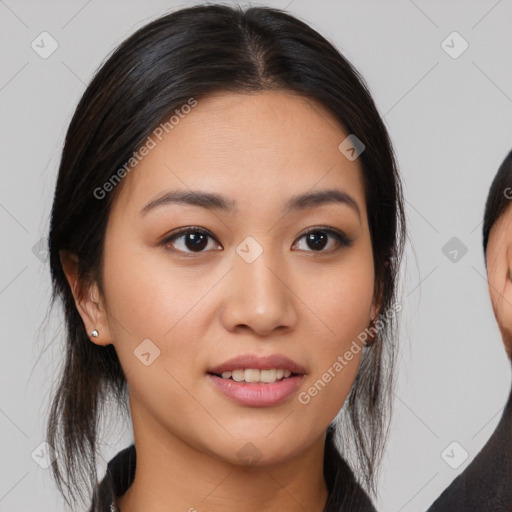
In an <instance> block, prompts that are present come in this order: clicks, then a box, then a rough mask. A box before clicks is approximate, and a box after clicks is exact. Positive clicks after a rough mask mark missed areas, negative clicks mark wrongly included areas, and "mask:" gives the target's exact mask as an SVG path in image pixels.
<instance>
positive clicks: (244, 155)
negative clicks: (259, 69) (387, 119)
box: [119, 91, 365, 210]
mask: <svg viewBox="0 0 512 512" xmlns="http://www.w3.org/2000/svg"><path fill="white" fill-rule="evenodd" d="M178 110H179V109H178ZM187 111H188V113H187V114H184V113H181V115H180V116H179V117H178V116H175V117H174V124H173V127H172V129H168V133H167V132H165V131H164V133H163V135H160V137H155V136H154V135H151V136H150V137H151V138H152V140H153V142H154V144H151V145H152V146H153V147H152V149H151V150H150V151H149V152H148V154H147V155H146V156H145V157H144V158H143V159H142V160H141V161H140V162H139V163H138V164H137V165H136V166H135V167H134V169H133V170H132V171H131V172H130V173H129V174H127V175H126V177H125V178H123V180H124V181H123V190H122V191H121V193H120V197H119V203H120V204H121V205H124V207H128V208H129V207H135V206H136V205H137V206H140V205H141V202H142V201H144V200H147V199H148V198H149V197H150V196H153V195H154V194H156V193H158V192H162V191H164V190H169V189H180V190H187V189H194V190H195V189H202V190H205V189H207V190H209V191H215V192H220V193H222V194H223V195H227V196H230V197H233V198H236V201H237V204H251V205H252V206H253V207H257V206H258V205H260V206H263V204H265V205H267V206H268V205H269V204H270V203H272V202H279V201H285V200H286V198H287V197H289V196H292V195H295V194H299V193H303V192H304V191H306V190H310V189H311V190H313V189H315V187H317V188H332V187H333V186H335V187H338V188H342V189H343V190H345V191H346V192H348V193H350V194H351V195H353V196H356V198H357V200H358V201H359V203H360V206H361V209H362V210H364V209H365V208H364V206H365V205H364V187H363V179H362V169H361V165H360V163H359V161H358V160H353V161H351V160H349V159H348V158H346V156H345V155H344V154H343V153H342V152H341V151H340V150H339V145H340V143H342V142H343V141H344V140H345V138H346V137H347V136H348V133H347V132H346V131H345V129H344V127H343V126H342V125H341V124H340V122H339V121H338V120H337V119H336V118H335V117H334V116H333V114H332V113H330V112H329V111H328V109H326V108H325V107H323V106H322V105H321V104H319V103H318V102H316V101H314V100H312V99H309V98H305V97H303V96H299V95H296V94H293V93H290V92H287V91H263V92H258V93H251V94H239V93H225V92H224V93H217V94H214V95H210V96H208V97H206V98H203V99H199V100H197V105H196V106H195V107H194V108H193V109H187ZM171 114H172V113H171ZM168 128H169V126H168ZM161 131H162V130H160V132H161ZM160 132H159V133H160ZM160 139H161V140H160ZM141 207H142V206H141Z"/></svg>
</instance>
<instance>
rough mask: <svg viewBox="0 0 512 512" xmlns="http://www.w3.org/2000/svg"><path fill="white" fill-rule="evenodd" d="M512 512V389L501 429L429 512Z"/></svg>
mask: <svg viewBox="0 0 512 512" xmlns="http://www.w3.org/2000/svg"><path fill="white" fill-rule="evenodd" d="M447 510H449V511H450V512H482V511H484V510H492V511H493V512H510V511H511V510H512V389H511V391H510V395H509V397H508V402H507V404H506V406H505V409H504V411H503V415H502V416H501V420H500V422H499V423H498V426H497V427H496V429H495V430H494V432H493V434H492V436H491V437H490V438H489V440H488V441H487V443H486V444H485V446H484V447H483V448H482V450H481V451H480V452H479V453H478V455H477V456H476V457H475V458H474V459H473V461H472V462H471V463H470V464H469V466H468V467H467V468H466V469H465V470H464V471H463V472H462V473H461V474H460V475H459V476H458V477H457V478H456V479H455V480H454V481H453V482H452V483H451V484H450V485H449V486H448V488H447V489H446V490H445V491H444V492H443V493H442V494H441V496H439V498H437V500H436V501H435V502H434V503H433V504H432V505H431V507H430V508H429V509H428V511H427V512H444V511H447Z"/></svg>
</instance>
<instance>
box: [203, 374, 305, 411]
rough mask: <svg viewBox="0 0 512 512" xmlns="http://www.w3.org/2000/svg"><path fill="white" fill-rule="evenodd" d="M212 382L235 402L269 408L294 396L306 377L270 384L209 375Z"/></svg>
mask: <svg viewBox="0 0 512 512" xmlns="http://www.w3.org/2000/svg"><path fill="white" fill-rule="evenodd" d="M206 376H207V377H208V378H209V379H210V381H211V382H212V383H213V384H214V385H215V386H216V387H217V389H219V390H220V391H221V392H222V393H224V394H225V395H226V396H227V397H229V398H231V399H232V400H233V401H234V402H236V403H238V404H241V405H248V406H250V407H269V406H272V405H277V404H280V403H281V402H284V401H285V400H286V399H287V398H289V397H290V396H291V395H293V394H294V393H295V392H296V391H297V389H298V388H299V387H300V385H301V383H302V378H303V377H304V375H294V376H293V377H288V378H286V379H283V380H280V381H276V382H272V383H270V384H257V383H247V382H236V381H234V380H232V379H223V378H222V377H217V376H216V375H212V374H211V373H208V374H207V375H206Z"/></svg>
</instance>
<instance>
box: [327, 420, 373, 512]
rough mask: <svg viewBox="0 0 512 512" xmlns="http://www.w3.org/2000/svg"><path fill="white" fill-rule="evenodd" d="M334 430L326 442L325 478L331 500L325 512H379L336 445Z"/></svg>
mask: <svg viewBox="0 0 512 512" xmlns="http://www.w3.org/2000/svg"><path fill="white" fill-rule="evenodd" d="M333 436H334V430H328V433H327V437H326V440H325V455H324V477H325V481H326V484H327V488H328V490H329V498H328V500H327V504H326V506H325V509H324V512H377V511H376V508H375V507H374V506H373V503H372V501H371V499H370V497H369V496H368V494H367V493H366V492H365V491H364V489H363V488H362V487H361V486H360V485H359V483H358V482H357V479H356V477H355V475H354V473H353V471H352V469H351V468H350V466H349V465H348V464H347V462H346V461H345V460H344V459H343V457H342V456H341V455H340V453H339V452H338V449H337V448H336V447H335V445H334V440H333Z"/></svg>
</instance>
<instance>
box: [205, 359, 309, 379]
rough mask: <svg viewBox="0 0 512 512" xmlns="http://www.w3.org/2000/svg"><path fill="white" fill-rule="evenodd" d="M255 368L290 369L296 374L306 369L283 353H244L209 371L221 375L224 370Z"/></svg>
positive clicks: (302, 372) (304, 371)
mask: <svg viewBox="0 0 512 512" xmlns="http://www.w3.org/2000/svg"><path fill="white" fill-rule="evenodd" d="M246 368H254V369H258V370H271V369H273V368H276V369H283V370H289V371H290V372H292V373H294V374H301V375H303V374H305V373H306V370H305V369H304V367H303V366H301V365H300V364H298V363H296V362H295V361H292V360H291V359H290V358H288V357H286V356H285V355H283V354H273V355H269V356H257V355H255V354H243V355H241V356H237V357H233V358H232V359H229V360H228V361H225V362H224V363H222V364H220V365H218V366H214V367H213V368H209V369H208V370H207V372H208V373H215V374H218V375H220V374H221V373H222V372H228V371H233V370H239V369H246Z"/></svg>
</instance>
